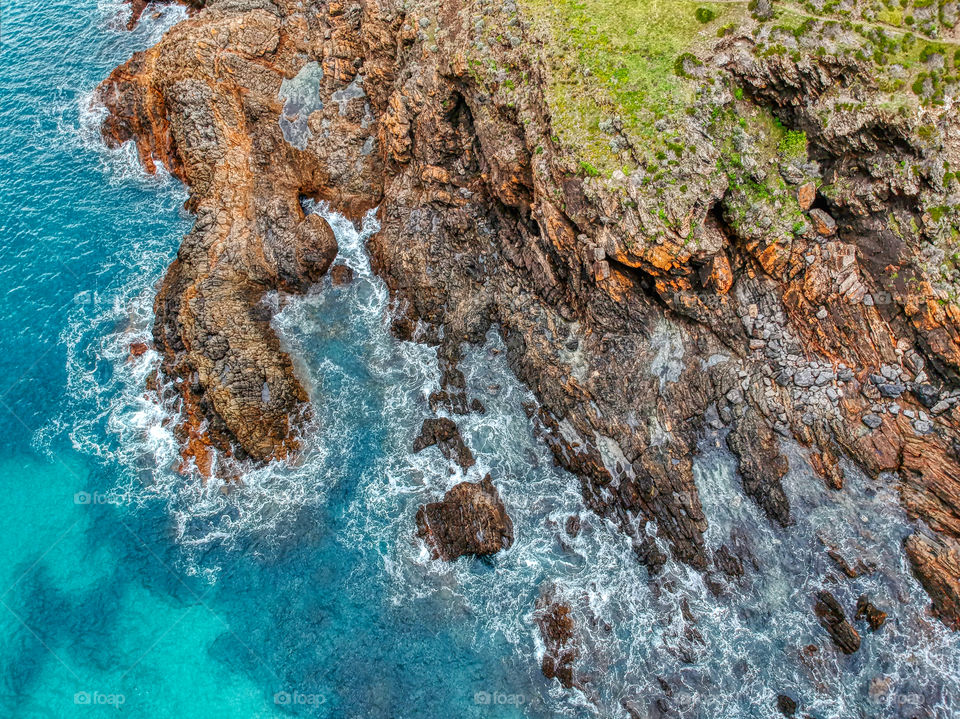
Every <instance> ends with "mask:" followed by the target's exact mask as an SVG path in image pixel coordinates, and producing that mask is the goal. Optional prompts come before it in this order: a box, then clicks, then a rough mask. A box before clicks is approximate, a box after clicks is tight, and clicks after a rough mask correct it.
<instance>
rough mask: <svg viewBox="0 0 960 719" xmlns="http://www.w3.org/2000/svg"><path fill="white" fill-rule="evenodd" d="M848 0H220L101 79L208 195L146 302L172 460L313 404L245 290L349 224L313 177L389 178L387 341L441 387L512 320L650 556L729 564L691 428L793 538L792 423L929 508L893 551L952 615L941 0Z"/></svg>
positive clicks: (615, 511) (947, 90) (592, 467)
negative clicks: (923, 4)
mask: <svg viewBox="0 0 960 719" xmlns="http://www.w3.org/2000/svg"><path fill="white" fill-rule="evenodd" d="M587 5H589V3H587ZM627 5H629V7H627ZM835 5H836V4H835V3H826V4H823V3H813V4H811V5H809V6H805V8H806V9H804V10H797V9H796V8H794V7H793V6H792V5H791V4H789V3H780V2H770V1H769V0H761V1H760V2H753V3H750V5H749V7H748V6H746V5H745V4H740V3H736V4H724V7H723V8H721V9H720V16H719V17H717V18H715V17H714V15H710V14H701V13H698V14H697V17H696V18H694V16H693V13H692V12H691V13H690V17H689V18H686V21H685V23H683V22H681V23H674V24H672V25H671V28H673V27H674V25H676V26H677V28H679V29H671V30H670V32H669V33H668V32H666V31H664V32H662V33H660V35H659V36H658V37H657V42H662V43H666V45H665V47H666V48H667V51H664V50H663V47H661V46H660V45H658V46H657V47H658V48H660V50H658V51H657V52H652V51H650V48H649V47H646V46H644V45H643V43H644V42H645V41H646V40H645V38H646V39H647V40H648V39H649V34H650V33H651V32H658V33H659V32H660V31H659V30H658V28H660V27H662V26H661V25H660V24H658V22H657V17H656V14H657V13H659V12H661V9H659V6H660V4H657V3H636V4H635V5H634V4H626V5H624V7H621V8H620V9H619V10H617V11H616V12H619V13H621V14H629V15H630V16H629V17H626V16H624V17H620V16H619V15H616V13H614V14H613V15H611V14H610V12H606V11H605V13H591V8H590V7H587V6H582V5H581V4H578V3H565V2H559V1H558V2H541V1H539V0H538V1H534V0H520V1H519V2H514V1H513V0H511V1H510V2H506V3H490V2H485V1H483V2H468V1H466V0H451V1H450V2H443V3H439V2H435V1H432V0H416V1H415V2H399V1H398V0H364V1H363V2H359V1H358V2H348V1H344V0H329V1H328V2H312V1H310V0H308V1H307V2H299V1H298V2H293V1H292V0H208V2H206V6H205V7H204V9H202V10H200V11H199V12H196V13H195V14H194V15H193V16H192V17H190V18H189V19H187V20H185V21H183V22H181V23H179V24H178V25H176V26H175V27H173V28H172V29H171V30H170V31H168V32H167V33H166V35H164V37H163V39H162V40H161V41H160V42H159V43H158V44H157V45H156V46H154V47H152V48H150V49H149V50H147V51H145V52H143V53H138V54H136V55H135V56H134V57H133V58H131V59H130V60H129V61H128V62H127V63H126V64H124V65H123V66H121V67H120V68H118V69H117V70H115V71H114V72H113V74H112V75H111V76H110V77H109V78H108V79H107V80H106V81H105V82H104V83H103V85H102V86H101V87H100V90H99V93H98V97H99V98H100V100H101V101H102V102H103V103H104V105H106V107H107V109H108V111H109V116H108V118H107V120H106V121H105V123H104V135H105V136H106V137H107V139H108V140H109V141H110V142H113V143H121V142H125V141H127V140H130V139H134V140H136V142H137V147H138V150H139V153H140V157H141V158H142V160H143V163H144V165H145V166H146V167H147V168H148V169H153V168H155V166H156V164H157V163H162V164H163V165H164V166H165V167H166V168H167V169H168V170H169V171H170V172H171V173H172V174H174V175H175V176H176V177H178V178H180V179H181V180H183V182H184V183H185V184H186V185H187V186H188V187H189V189H190V200H189V203H188V207H189V209H190V210H192V211H193V212H195V213H196V216H197V221H196V224H195V226H194V228H193V230H192V231H191V232H190V234H189V235H187V237H186V238H185V239H184V241H183V244H182V246H181V248H180V251H179V254H178V257H177V260H176V261H175V262H174V263H173V265H172V266H171V268H170V270H169V272H168V274H167V276H166V278H165V280H164V282H163V284H162V286H161V288H160V291H159V294H158V297H157V302H156V315H157V320H156V326H155V328H154V339H155V342H156V345H157V347H158V349H159V350H160V351H161V353H162V355H163V368H162V369H163V373H164V375H165V376H166V377H167V378H168V379H169V380H170V381H169V382H167V383H164V386H167V387H169V388H170V389H169V390H168V391H172V392H176V393H177V394H178V395H179V396H180V397H181V398H182V404H183V409H184V412H183V417H184V424H183V428H182V436H183V437H184V441H185V450H184V451H185V454H186V455H187V456H188V457H193V458H194V459H195V460H196V464H197V466H198V467H199V468H200V469H201V471H204V472H207V473H209V472H211V471H217V467H218V466H219V465H217V464H216V462H219V459H217V460H216V462H215V460H214V458H219V457H222V456H230V455H232V456H234V457H239V458H241V459H250V460H252V461H259V462H262V461H267V460H269V459H272V458H280V457H285V456H287V455H289V454H290V452H291V451H294V450H295V449H296V447H297V429H298V427H300V426H301V425H302V422H303V421H304V418H305V417H306V416H307V413H308V412H309V405H308V398H307V396H306V393H305V391H304V388H303V386H302V385H301V383H300V382H299V381H298V380H297V378H296V375H295V373H294V369H293V365H292V363H291V362H290V359H289V357H288V356H287V355H286V354H285V353H284V352H283V350H282V348H281V347H280V346H279V343H278V341H277V338H276V337H275V335H274V334H273V332H272V330H271V329H270V325H269V320H270V314H271V307H272V306H273V305H272V304H270V303H266V302H264V301H263V300H264V297H267V296H269V293H271V292H272V291H279V292H281V293H287V292H301V291H303V290H304V289H305V288H306V287H307V286H308V285H309V284H310V283H312V282H315V281H316V280H317V279H318V278H319V277H320V276H321V275H322V274H323V273H324V272H325V271H326V269H327V267H328V266H329V265H330V262H331V261H332V259H333V256H334V254H335V250H336V246H335V242H334V240H333V237H332V235H331V233H330V230H329V228H328V227H327V226H326V225H325V223H324V222H323V221H322V220H320V219H319V218H317V217H315V216H312V215H311V216H304V213H303V211H302V209H301V200H302V199H303V198H305V197H311V198H323V199H326V200H328V201H329V202H330V204H331V206H332V207H333V209H335V210H337V211H339V212H342V213H344V214H346V215H348V216H350V217H353V218H357V217H359V216H360V215H361V214H363V213H364V212H365V211H366V210H368V209H370V208H373V207H377V208H379V209H378V217H379V221H380V224H381V230H380V231H379V232H378V234H377V235H376V236H374V237H373V238H372V239H371V240H370V243H369V250H370V253H371V256H372V258H373V261H374V267H375V269H376V271H377V272H378V273H379V274H380V276H381V277H383V278H384V279H385V280H386V282H387V284H388V285H389V287H390V289H391V292H392V293H393V295H394V297H395V298H396V299H397V300H398V302H397V306H398V307H401V308H403V309H402V311H401V312H400V313H399V314H398V315H397V316H396V317H394V318H393V326H394V329H395V331H396V333H397V334H398V336H400V337H402V338H407V339H410V338H413V336H414V332H413V330H414V328H415V327H417V326H419V327H426V328H427V330H426V332H425V333H423V332H420V333H418V334H417V338H418V339H420V340H422V341H426V342H429V343H431V344H434V345H436V347H437V352H438V358H439V360H440V363H441V368H442V370H443V378H444V388H443V390H442V393H443V397H441V396H440V395H441V393H438V403H443V402H448V403H450V405H451V407H454V408H455V411H468V410H467V407H466V402H465V396H464V395H463V386H464V385H463V377H462V374H460V372H459V370H458V369H457V363H458V361H459V359H460V357H461V352H462V346H463V343H464V342H479V341H481V340H482V339H483V338H484V336H485V333H486V332H487V331H488V329H490V328H491V327H492V326H496V327H497V328H498V329H499V331H500V333H501V334H502V335H503V337H504V339H505V342H506V345H507V348H508V359H509V362H510V364H511V367H512V368H513V370H514V371H515V373H516V374H517V376H518V377H519V378H520V379H521V380H522V381H524V382H525V383H526V384H527V385H528V386H529V387H530V388H531V389H532V390H533V391H534V392H535V393H536V395H537V397H538V399H539V405H538V406H537V407H535V408H532V409H531V415H532V418H533V420H534V421H535V422H536V424H537V426H538V428H539V430H540V431H541V432H542V433H543V436H544V438H545V439H546V441H547V442H548V443H549V444H550V446H551V447H552V449H553V451H554V453H555V455H556V457H557V460H558V461H559V462H560V463H561V464H563V466H565V467H567V468H568V469H570V470H571V471H572V472H575V473H576V474H577V475H579V477H580V478H581V480H582V490H583V498H584V502H585V504H586V506H587V507H589V508H590V509H591V510H593V511H594V512H596V513H597V514H599V515H601V516H603V517H604V518H606V519H609V520H610V521H611V522H613V523H614V524H616V525H617V526H619V527H620V528H621V529H622V531H623V532H624V533H626V534H627V535H629V536H630V537H631V538H632V539H633V542H634V546H635V549H636V553H637V556H638V557H639V558H640V559H641V561H644V562H646V563H647V565H648V567H649V569H650V571H651V573H656V572H657V571H658V569H659V567H660V566H662V564H663V562H664V560H665V558H666V556H665V552H669V553H671V554H672V556H673V557H674V558H675V559H676V560H677V561H680V562H684V563H686V564H688V565H690V566H692V567H695V568H697V569H700V570H703V571H705V572H707V573H708V574H712V575H716V576H719V575H720V574H721V573H725V574H729V573H730V572H731V571H733V570H732V569H731V562H730V559H729V556H728V554H729V553H727V554H724V555H723V556H714V553H713V552H712V551H711V550H710V549H709V548H708V546H707V544H706V542H705V541H704V532H705V530H706V529H707V527H708V525H709V523H710V521H711V518H710V517H709V516H707V515H706V514H705V512H704V509H703V507H702V505H701V502H700V499H699V494H698V488H697V485H696V482H695V481H694V474H693V462H692V456H693V454H694V452H695V451H696V447H697V442H698V440H699V439H700V438H702V437H703V436H704V434H705V433H708V432H715V433H719V434H720V436H725V437H726V440H727V444H728V446H729V448H730V450H731V451H732V452H733V453H734V454H735V455H736V456H737V457H738V459H739V462H740V473H741V477H742V482H743V491H744V493H745V494H746V495H747V496H748V497H750V498H751V500H753V501H755V502H757V503H758V505H759V506H760V507H762V509H763V510H764V512H765V513H766V515H767V516H768V517H769V519H770V520H771V521H772V522H773V523H775V525H777V526H778V527H784V528H786V529H784V530H783V531H784V532H786V535H785V536H787V537H788V536H789V527H790V525H791V522H792V513H793V512H794V511H795V509H794V508H792V507H791V506H790V503H789V499H788V497H787V495H786V493H785V492H784V491H783V487H782V484H781V480H782V478H783V476H784V473H785V472H786V468H787V465H786V460H785V458H784V452H783V446H784V443H785V442H793V443H797V444H799V445H801V446H802V447H804V448H806V453H807V456H809V457H810V465H811V467H812V468H813V469H814V470H815V471H816V472H818V473H819V474H820V475H821V477H822V478H823V481H824V482H825V483H826V485H827V486H828V487H830V488H831V489H832V490H833V491H837V492H843V491H845V490H844V480H845V476H844V471H843V466H844V463H845V462H852V463H854V464H856V465H858V466H860V467H861V468H863V469H864V470H866V471H867V472H868V473H869V474H871V475H874V476H878V475H880V474H882V473H885V472H889V473H891V475H892V476H894V477H895V478H896V482H897V485H898V487H899V493H900V501H901V503H902V505H903V507H904V509H905V510H906V512H907V513H908V515H909V517H910V518H911V519H913V520H916V521H917V522H918V523H919V524H922V525H925V526H924V527H922V528H921V530H920V531H918V533H917V534H914V535H913V536H912V537H910V539H908V540H907V542H906V546H905V551H906V554H907V556H908V557H909V559H910V561H911V563H912V566H913V568H914V570H915V572H916V574H917V576H918V578H919V579H920V581H921V582H922V584H923V586H924V587H925V588H926V589H927V591H928V592H929V594H930V596H931V598H932V600H933V603H934V606H935V609H936V612H937V614H938V616H939V617H940V618H941V619H942V620H943V621H944V622H945V623H947V624H948V625H950V626H952V627H954V628H956V627H958V626H960V605H958V597H960V564H958V562H957V556H958V552H960V481H958V479H957V478H958V477H960V454H958V448H960V387H958V380H960V305H958V301H957V298H958V293H957V287H958V281H960V268H958V267H957V266H956V254H955V246H956V241H957V237H958V234H960V229H958V228H960V219H958V210H957V207H958V204H960V190H958V188H960V180H958V177H957V173H956V168H960V121H958V120H957V115H956V113H955V112H954V111H953V107H954V104H953V103H954V98H955V97H956V94H957V86H958V85H957V73H956V70H957V65H958V63H960V56H958V55H957V54H955V52H956V50H957V42H958V38H957V37H956V31H955V29H954V26H955V23H956V12H955V11H956V7H955V6H956V3H953V2H949V3H946V4H945V5H943V4H941V5H942V6H943V7H944V8H947V9H949V10H950V12H946V10H943V11H942V12H941V13H940V14H939V15H937V13H925V14H923V15H922V16H921V15H920V14H919V8H918V19H917V20H916V24H915V25H911V26H910V27H906V26H884V25H883V23H881V22H879V21H878V20H877V18H876V17H875V16H874V15H873V14H872V13H873V10H871V9H870V4H869V3H865V2H848V3H845V4H844V7H843V9H842V10H840V9H837V8H836V7H834V6H835ZM811 8H812V9H811ZM581 12H582V13H583V15H582V16H581V15H580V14H578V13H581ZM676 12H679V11H676ZM951 13H952V14H951ZM911 17H912V16H911ZM611 18H612V19H611ZM861 21H862V22H861ZM604 22H606V23H607V25H603V26H602V27H600V25H602V24H603V23H604ZM578 23H579V25H578ZM951 23H953V24H951ZM584 24H587V25H589V26H594V28H595V29H598V32H597V33H594V34H593V35H591V34H590V33H586V34H581V35H580V36H577V37H572V36H571V35H570V34H569V32H568V31H569V28H571V27H580V26H583V25H584ZM597 24H600V25H597ZM625 27H629V28H632V30H631V33H630V34H624V33H623V28H625ZM878 27H883V28H884V29H885V34H883V38H881V37H880V36H879V35H878V34H877V32H876V30H877V28H878ZM637 28H640V29H639V30H637ZM651 28H652V30H651ZM618 32H619V34H618ZM586 36H590V37H593V38H594V39H595V41H596V43H597V44H596V45H595V46H590V47H585V46H583V43H584V42H587V40H586V39H585V37H586ZM604 38H606V40H604ZM611 38H612V39H611ZM891 38H892V39H891ZM604 42H606V43H607V44H604ZM631 52H638V53H646V54H645V55H644V56H645V57H648V58H653V59H652V60H651V61H650V63H647V64H644V65H643V66H642V67H641V68H640V69H638V68H637V66H635V65H633V64H630V63H625V64H622V65H621V63H620V61H621V59H623V58H625V57H628V56H630V53H631ZM578 63H580V64H578ZM657 63H660V64H657ZM644 68H645V69H644ZM638 73H639V74H638ZM643 73H660V74H657V75H656V77H652V78H651V77H648V76H646V75H644V74H643ZM638 97H639V98H641V100H640V101H638V100H637V98H638ZM951 168H953V169H951ZM444 397H445V398H446V399H444ZM471 491H473V490H471ZM651 523H653V526H652V527H650V529H651V530H653V528H654V527H655V534H656V539H654V538H652V537H651V536H650V534H649V533H648V525H650V524H651ZM729 544H730V545H731V546H733V545H734V544H735V542H733V541H732V539H731V542H729ZM734 573H736V572H734ZM828 608H829V607H828ZM824 616H825V621H829V622H832V620H829V617H830V616H832V615H831V614H830V613H829V612H828V613H827V614H825V615H824ZM844 621H845V620H844ZM830 626H833V627H837V626H840V627H842V626H843V625H842V623H840V624H838V623H837V622H832V623H830Z"/></svg>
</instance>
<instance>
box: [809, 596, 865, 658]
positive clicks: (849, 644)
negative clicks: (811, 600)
mask: <svg viewBox="0 0 960 719" xmlns="http://www.w3.org/2000/svg"><path fill="white" fill-rule="evenodd" d="M814 611H815V612H816V614H817V618H818V619H819V620H820V624H821V625H822V626H823V628H824V629H826V630H827V633H828V634H829V635H830V638H831V639H833V643H834V644H836V645H837V649H839V650H840V651H841V652H843V653H844V654H853V653H854V652H856V651H857V650H858V649H859V648H860V635H859V634H858V633H857V630H856V629H854V628H853V625H852V624H850V622H849V621H848V620H847V616H846V614H844V612H843V607H841V606H840V603H839V602H838V601H837V600H836V598H835V597H834V596H833V595H832V594H831V593H830V592H828V591H822V592H819V593H818V594H817V601H816V604H815V605H814Z"/></svg>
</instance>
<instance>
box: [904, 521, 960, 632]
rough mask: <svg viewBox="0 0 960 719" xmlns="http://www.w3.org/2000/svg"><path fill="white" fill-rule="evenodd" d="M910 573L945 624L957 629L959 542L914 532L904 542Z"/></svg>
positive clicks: (959, 626)
mask: <svg viewBox="0 0 960 719" xmlns="http://www.w3.org/2000/svg"><path fill="white" fill-rule="evenodd" d="M906 549H907V556H908V557H909V558H910V563H911V564H912V565H913V571H914V574H916V575H917V579H919V580H920V583H921V584H922V585H923V588H924V589H926V590H927V594H929V595H930V597H931V599H933V608H934V611H935V612H936V614H937V616H939V617H940V618H941V619H942V620H943V621H944V623H945V624H947V625H948V626H949V627H951V628H953V629H960V542H957V541H956V540H953V539H951V538H949V537H930V536H927V535H925V534H914V535H912V536H910V537H909V538H908V539H907V542H906Z"/></svg>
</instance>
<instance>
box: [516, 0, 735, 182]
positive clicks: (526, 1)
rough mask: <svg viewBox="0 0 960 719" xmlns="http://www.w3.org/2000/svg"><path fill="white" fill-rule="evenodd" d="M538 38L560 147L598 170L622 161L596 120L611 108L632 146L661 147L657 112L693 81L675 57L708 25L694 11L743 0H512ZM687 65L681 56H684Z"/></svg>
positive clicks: (687, 97)
mask: <svg viewBox="0 0 960 719" xmlns="http://www.w3.org/2000/svg"><path fill="white" fill-rule="evenodd" d="M519 5H520V7H521V10H522V12H523V14H524V16H525V17H526V19H527V20H528V21H530V22H531V23H533V24H534V25H535V26H536V27H537V29H538V31H539V32H540V34H541V36H542V37H543V38H544V40H545V42H546V49H547V51H548V54H549V56H548V57H546V58H544V60H545V64H546V65H547V67H548V70H549V79H548V87H547V102H548V103H549V105H550V110H551V116H552V120H553V125H554V130H555V132H556V133H557V135H559V137H560V139H561V140H562V144H563V145H564V146H565V147H568V148H571V149H573V150H574V151H575V152H576V153H577V155H578V156H579V157H581V158H583V159H584V160H586V161H587V162H589V163H590V164H591V165H592V166H594V167H596V168H599V169H600V170H601V171H602V172H608V171H613V170H615V169H618V168H620V167H621V166H622V164H623V162H622V160H621V159H620V158H619V157H618V156H617V155H616V153H615V152H613V151H612V150H611V149H610V139H611V138H610V136H609V135H607V134H606V133H604V132H602V131H601V130H600V129H599V124H600V122H601V121H603V120H605V119H607V118H610V117H613V116H617V117H619V118H620V119H621V120H622V122H623V126H624V129H623V132H624V133H625V134H626V135H627V136H628V137H629V138H630V139H631V141H632V142H634V144H636V145H637V146H638V147H644V148H649V149H651V151H653V149H654V147H657V146H660V147H662V143H661V142H660V138H659V133H658V132H657V131H656V130H655V129H654V125H655V123H656V121H657V120H659V119H661V118H664V117H668V116H673V115H675V114H679V113H682V112H683V111H684V108H686V107H688V106H689V105H690V103H691V101H692V100H693V94H694V90H695V83H694V82H693V81H691V80H689V79H688V78H686V77H682V76H681V75H678V73H677V61H678V58H680V56H682V55H684V53H689V52H692V51H693V50H695V49H696V48H697V47H698V46H699V45H700V43H701V42H703V41H710V42H714V41H715V38H716V30H715V29H710V28H711V26H708V25H705V24H704V23H703V22H701V21H700V20H699V19H698V15H697V10H698V9H708V10H710V11H711V12H713V13H714V18H722V19H723V20H736V19H738V18H740V17H742V16H743V15H744V14H745V12H746V10H745V8H746V3H743V4H740V3H721V2H717V3H709V2H703V0H700V1H699V2H690V1H688V0H672V1H670V2H667V1H666V0H519ZM688 66H689V63H688Z"/></svg>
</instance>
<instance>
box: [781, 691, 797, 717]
mask: <svg viewBox="0 0 960 719" xmlns="http://www.w3.org/2000/svg"><path fill="white" fill-rule="evenodd" d="M777 710H778V711H779V712H780V713H781V714H783V715H784V716H785V717H792V716H794V715H795V714H796V713H797V702H796V701H794V700H793V699H792V698H791V697H788V696H787V695H786V694H779V695H777Z"/></svg>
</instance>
